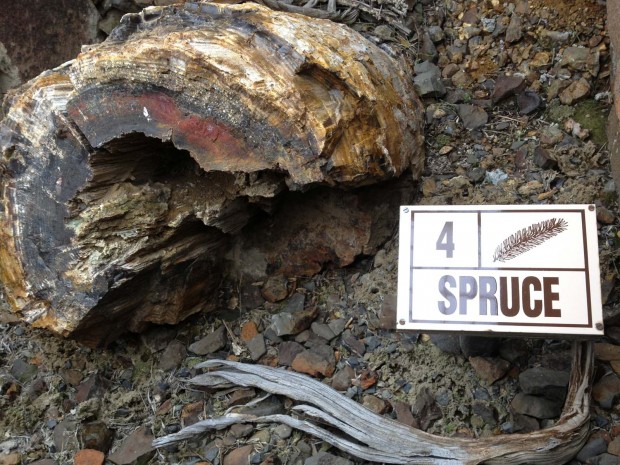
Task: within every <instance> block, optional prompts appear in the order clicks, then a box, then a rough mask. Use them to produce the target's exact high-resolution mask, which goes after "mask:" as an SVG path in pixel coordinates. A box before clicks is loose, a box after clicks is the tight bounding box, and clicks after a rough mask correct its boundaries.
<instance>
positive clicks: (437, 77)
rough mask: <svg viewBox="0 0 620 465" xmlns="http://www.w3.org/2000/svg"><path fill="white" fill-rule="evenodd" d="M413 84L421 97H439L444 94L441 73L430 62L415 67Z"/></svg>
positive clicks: (444, 89)
mask: <svg viewBox="0 0 620 465" xmlns="http://www.w3.org/2000/svg"><path fill="white" fill-rule="evenodd" d="M413 84H414V87H415V89H416V92H418V94H419V95H420V96H421V97H441V96H443V95H445V94H446V88H445V86H444V85H443V83H442V82H441V72H440V71H439V68H438V67H437V66H436V65H434V64H433V63H430V62H423V63H422V64H419V65H417V71H416V76H415V77H414V78H413Z"/></svg>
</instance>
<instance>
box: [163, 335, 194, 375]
mask: <svg viewBox="0 0 620 465" xmlns="http://www.w3.org/2000/svg"><path fill="white" fill-rule="evenodd" d="M185 357H187V349H186V348H185V345H184V344H183V343H182V342H180V341H172V342H171V343H170V344H168V347H166V348H165V349H164V351H163V353H162V354H161V358H160V359H159V365H158V367H159V369H160V370H164V371H168V370H173V369H175V368H179V367H180V366H181V363H183V360H184V359H185Z"/></svg>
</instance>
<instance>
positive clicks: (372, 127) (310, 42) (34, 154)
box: [0, 3, 423, 345]
mask: <svg viewBox="0 0 620 465" xmlns="http://www.w3.org/2000/svg"><path fill="white" fill-rule="evenodd" d="M421 113H422V112H421V105H420V103H419V101H418V99H417V97H416V96H415V94H414V91H413V88H412V85H411V83H410V81H409V78H408V77H407V75H406V74H405V73H404V71H403V69H402V67H401V66H400V65H399V64H398V63H397V62H396V61H395V60H393V59H391V58H390V57H389V56H388V55H387V54H386V53H385V52H383V51H382V50H380V49H379V48H377V47H376V46H374V45H373V44H371V43H370V42H368V41H366V40H365V39H364V38H363V37H362V36H360V35H358V34H357V33H355V32H353V31H351V30H350V29H348V28H346V27H344V26H341V25H338V24H335V23H331V22H328V21H323V20H316V19H308V18H305V17H303V16H298V15H293V14H285V13H276V12H273V11H271V10H269V9H267V8H265V7H261V6H258V5H254V4H243V5H234V6H219V5H214V4H208V3H205V4H203V3H187V4H185V5H184V6H172V7H161V8H148V9H146V10H144V11H143V12H142V13H140V14H135V15H127V16H125V17H124V18H123V21H122V22H121V26H119V27H118V28H117V29H116V30H115V31H113V32H112V34H111V35H110V37H109V39H108V40H107V41H106V42H104V43H103V44H101V45H99V46H95V47H92V48H91V49H90V50H88V51H86V52H84V53H82V54H81V55H80V56H78V58H77V59H76V60H74V61H73V62H70V63H69V64H67V65H66V66H64V67H62V68H60V69H55V70H53V71H48V72H46V73H44V74H42V75H41V76H39V77H38V78H35V79H34V80H32V81H30V82H29V83H28V84H26V85H24V86H23V87H22V88H21V89H19V91H18V92H14V93H12V94H10V95H9V97H8V98H7V99H6V100H5V102H4V114H5V117H4V119H3V121H2V123H1V124H0V150H1V153H2V157H1V161H0V176H1V179H0V186H1V187H2V194H1V197H0V280H1V282H2V284H3V287H4V292H5V294H6V297H7V299H8V301H9V303H10V304H11V305H12V307H13V308H14V309H15V311H17V312H19V314H20V315H21V316H22V317H23V318H24V319H25V320H27V321H29V322H31V323H33V324H34V325H36V326H42V327H46V328H49V329H51V330H53V331H54V332H56V333H59V334H62V335H64V336H71V337H75V338H78V339H80V340H82V341H83V342H85V343H87V344H89V345H105V344H107V343H109V342H110V341H111V340H113V339H114V338H115V337H117V336H118V334H120V333H121V332H123V331H126V330H131V331H139V330H140V329H142V328H143V327H144V326H145V325H146V324H148V323H150V322H153V323H176V322H178V321H179V320H181V319H182V318H185V317H186V316H188V315H190V314H192V313H194V312H196V311H199V310H202V309H207V308H210V307H212V306H213V305H214V304H215V301H216V299H215V298H214V294H215V291H216V289H217V287H218V285H219V283H220V280H221V276H222V266H223V265H222V263H223V256H224V254H225V253H226V251H227V250H229V248H230V247H231V237H233V236H235V235H236V234H237V233H238V232H239V231H240V230H241V229H242V228H244V226H246V224H247V223H248V221H249V219H250V218H252V216H253V215H254V214H255V213H256V212H260V211H265V212H270V211H271V209H273V208H274V207H275V206H276V204H277V201H278V198H279V197H281V196H282V195H285V193H286V192H287V191H301V192H303V191H307V190H309V189H310V188H314V187H316V186H321V185H323V186H330V187H332V188H334V187H336V188H339V189H347V190H351V189H354V188H355V189H357V188H360V187H362V186H366V185H369V184H373V183H377V182H379V181H384V180H388V179H391V178H395V177H398V176H399V175H400V174H402V173H403V172H404V171H406V170H408V169H411V170H412V172H413V174H414V177H415V176H417V174H418V173H419V170H420V168H421V164H422V148H423V147H422V135H421V131H422V129H421ZM347 195H348V194H347ZM332 197H333V195H332ZM317 198H318V199H319V200H318V201H322V200H321V196H318V197H317ZM367 210H368V209H367ZM365 215H366V216H368V212H366V213H365ZM351 218H353V220H349V221H355V218H356V217H355V213H353V212H352V213H351ZM330 221H332V219H330ZM369 224H370V223H369ZM278 227H279V228H282V225H280V226H278ZM347 227H348V226H347ZM283 229H285V228H283ZM368 240H370V238H368ZM323 246H324V247H325V248H326V249H333V250H330V251H329V253H326V254H325V257H332V259H333V261H339V262H340V264H347V262H348V263H350V261H351V260H352V259H353V258H354V257H351V253H350V250H344V251H343V250H339V249H338V247H337V246H336V245H334V244H329V243H328V244H323ZM357 253H361V252H357ZM330 254H331V255H330ZM297 259H300V258H299V257H298V256H297ZM324 260H327V258H324ZM313 266H314V265H313ZM289 268H291V269H296V268H295V266H292V267H289ZM310 268H311V269H310V271H316V269H313V268H312V267H310ZM302 269H303V267H302Z"/></svg>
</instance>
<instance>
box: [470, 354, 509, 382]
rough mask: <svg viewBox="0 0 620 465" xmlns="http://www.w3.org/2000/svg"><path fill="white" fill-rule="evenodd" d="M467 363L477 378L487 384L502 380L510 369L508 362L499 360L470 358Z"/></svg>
mask: <svg viewBox="0 0 620 465" xmlns="http://www.w3.org/2000/svg"><path fill="white" fill-rule="evenodd" d="M469 363H471V365H472V366H473V367H474V370H475V371H476V374H477V375H478V377H479V378H480V379H481V380H483V381H485V382H486V383H488V384H493V383H494V382H495V381H497V380H499V379H502V378H503V377H504V376H505V375H506V373H508V370H509V369H510V362H508V361H506V360H504V359H501V358H488V357H470V358H469Z"/></svg>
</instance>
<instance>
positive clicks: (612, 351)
mask: <svg viewBox="0 0 620 465" xmlns="http://www.w3.org/2000/svg"><path fill="white" fill-rule="evenodd" d="M594 356H595V357H596V358H597V359H598V360H602V361H604V362H611V361H612V360H620V345H616V344H610V343H608V342H595V343H594Z"/></svg>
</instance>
